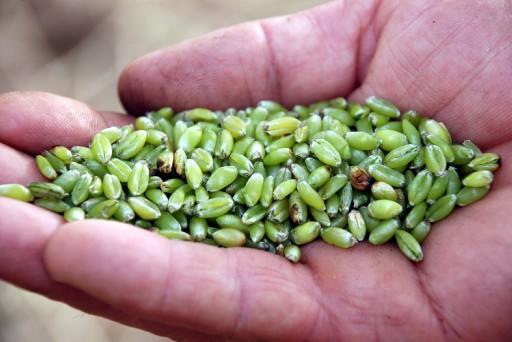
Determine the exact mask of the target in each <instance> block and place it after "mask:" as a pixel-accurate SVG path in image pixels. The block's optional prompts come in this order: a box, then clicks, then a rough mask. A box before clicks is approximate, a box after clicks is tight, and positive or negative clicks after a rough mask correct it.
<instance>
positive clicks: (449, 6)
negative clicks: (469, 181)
mask: <svg viewBox="0 0 512 342" xmlns="http://www.w3.org/2000/svg"><path fill="white" fill-rule="evenodd" d="M432 3H434V4H435V5H432ZM386 4H387V2H384V5H383V7H385V6H386ZM403 5H404V6H401V7H400V9H399V10H397V11H395V12H394V14H393V17H392V18H393V22H394V24H384V22H383V23H382V24H381V25H380V26H379V25H378V26H379V27H377V28H376V31H377V32H380V37H378V40H379V41H380V42H379V45H378V46H377V49H376V52H375V54H374V55H373V58H372V59H371V61H370V65H369V70H368V74H367V77H366V78H365V80H364V82H363V84H362V86H361V88H359V89H358V90H357V91H356V93H355V94H354V96H353V97H352V98H353V99H355V100H358V101H364V98H365V97H367V96H369V95H378V96H382V97H384V98H387V99H389V100H391V101H393V102H395V103H396V104H397V105H398V106H400V107H401V108H403V109H415V110H417V111H419V112H421V113H424V114H426V115H428V116H435V118H436V119H438V120H441V121H443V122H444V123H445V124H446V125H447V126H448V127H449V128H450V131H452V132H453V135H454V137H455V138H456V139H457V140H460V139H468V138H469V139H472V140H474V141H475V142H476V143H477V144H481V145H482V146H483V147H491V146H494V145H497V144H500V143H503V142H505V141H507V140H510V139H512V130H510V129H503V127H510V126H511V125H512V116H511V115H509V113H510V108H512V98H511V97H510V95H509V89H510V88H511V87H512V77H511V73H510V60H512V46H511V45H510V41H509V39H508V38H509V37H510V35H511V34H512V29H511V27H512V26H511V25H510V16H509V13H510V11H511V10H512V7H511V5H510V3H509V4H505V3H502V4H498V3H496V2H479V3H478V4H476V3H475V4H474V6H466V4H465V3H462V2H457V1H452V2H444V1H440V2H429V1H427V2H425V5H424V7H425V8H422V6H418V3H416V2H410V3H408V4H403ZM505 8H506V9H505ZM450 13H457V15H455V16H454V15H450ZM411 18H413V19H416V20H414V21H413V23H412V24H408V26H405V25H406V22H407V21H408V20H410V19H411ZM481 27H485V29H480V28H481Z"/></svg>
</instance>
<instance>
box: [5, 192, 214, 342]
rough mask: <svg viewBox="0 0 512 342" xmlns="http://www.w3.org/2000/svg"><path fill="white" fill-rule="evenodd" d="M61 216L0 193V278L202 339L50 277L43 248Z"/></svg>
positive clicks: (117, 318) (142, 324)
mask: <svg viewBox="0 0 512 342" xmlns="http://www.w3.org/2000/svg"><path fill="white" fill-rule="evenodd" d="M62 223H63V220H62V217H60V216H59V215H56V214H54V213H51V212H49V211H46V210H43V209H40V208H38V207H35V206H32V205H29V204H27V203H23V202H19V201H15V200H10V199H7V198H1V197H0V260H2V262H1V263H0V279H2V280H5V281H8V282H10V283H12V284H15V285H16V286H19V287H22V288H25V289H27V290H30V291H33V292H37V293H40V294H42V295H45V296H47V297H49V298H51V299H55V300H59V301H63V302H65V303H67V304H69V305H71V306H73V307H75V308H78V309H80V310H83V311H85V312H88V313H90V314H94V315H101V316H103V317H106V318H109V319H112V320H115V321H118V322H122V323H125V324H129V325H131V326H135V327H139V328H141V329H145V330H149V331H152V332H154V333H156V334H160V335H165V336H173V337H174V338H177V339H182V338H185V337H186V338H187V339H189V338H193V339H194V340H205V337H206V336H205V335H203V334H200V333H197V332H195V331H192V330H188V329H183V328H176V327H173V325H172V324H163V323H158V322H152V321H151V320H147V319H145V318H138V316H137V312H129V313H123V312H121V311H119V310H117V309H115V308H112V307H111V306H109V305H108V304H105V303H103V302H101V301H99V300H97V299H95V298H93V297H91V296H90V295H88V294H86V293H84V292H82V291H80V290H78V289H75V288H73V287H70V286H68V285H65V284H61V283H58V282H56V281H55V280H53V279H52V278H51V277H50V276H49V274H48V273H47V271H46V269H45V266H44V263H43V252H44V248H45V246H46V244H47V242H48V241H49V239H50V237H51V236H52V234H53V233H54V232H55V231H56V229H57V227H58V226H59V225H61V224H62Z"/></svg>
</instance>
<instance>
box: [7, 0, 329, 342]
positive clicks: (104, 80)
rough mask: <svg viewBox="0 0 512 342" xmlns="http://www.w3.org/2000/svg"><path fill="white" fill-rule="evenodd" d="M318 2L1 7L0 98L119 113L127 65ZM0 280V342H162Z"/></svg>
mask: <svg viewBox="0 0 512 342" xmlns="http://www.w3.org/2000/svg"><path fill="white" fill-rule="evenodd" d="M324 2H327V1H326V0H287V1H284V0H281V1H278V0H257V1H255V0H87V1H85V0H83V1H73V0H0V32H1V36H0V93H2V92H6V91H12V90H42V91H48V92H54V93H57V94H60V95H64V96H68V97H71V98H75V99H78V100H81V101H84V102H86V103H88V104H90V105H91V106H92V107H94V108H96V109H109V110H121V105H120V103H119V100H118V99H117V77H118V75H119V73H120V71H121V70H122V69H123V66H124V65H126V64H127V63H128V62H130V61H131V60H133V59H135V58H137V57H139V56H140V55H143V54H145V53H148V52H150V51H152V50H155V49H159V48H162V47H165V46H168V45H172V44H175V43H177V42H180V41H183V40H185V39H189V38H192V37H195V36H198V35H200V34H202V33H205V32H208V31H211V30H214V29H216V28H220V27H224V26H228V25H232V24H236V23H239V22H243V21H247V20H254V19H258V18H264V17H268V16H276V15H281V14H287V13H292V12H295V11H299V10H302V9H306V8H309V7H312V6H315V5H318V4H321V3H324ZM166 340H167V339H163V338H160V337H156V336H154V335H151V334H148V333H145V332H143V331H140V330H136V329H133V328H128V327H125V326H122V325H119V324H116V323H113V322H110V321H108V320H104V319H101V318H96V317H93V316H90V315H87V314H84V313H83V312H80V311H77V310H74V309H72V308H70V307H68V306H66V305H64V304H60V303H54V302H51V301H49V300H47V299H46V298H43V297H41V296H38V295H34V294H31V293H28V292H26V291H22V290H19V289H17V288H14V287H13V286H11V285H8V284H6V283H3V282H0V342H25V341H31V342H32V341H38V342H50V341H51V342H60V341H62V342H64V341H65V342H69V341H73V342H82V341H95V342H114V341H115V342H128V341H143V342H147V341H151V342H153V341H166Z"/></svg>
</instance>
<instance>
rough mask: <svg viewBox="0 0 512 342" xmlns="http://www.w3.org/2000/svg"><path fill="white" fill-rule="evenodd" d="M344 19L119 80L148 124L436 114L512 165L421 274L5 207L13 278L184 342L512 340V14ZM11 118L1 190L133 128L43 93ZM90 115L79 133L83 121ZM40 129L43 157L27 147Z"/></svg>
mask: <svg viewBox="0 0 512 342" xmlns="http://www.w3.org/2000/svg"><path fill="white" fill-rule="evenodd" d="M500 6H501V7H500ZM347 7H348V6H346V5H344V4H343V2H338V3H332V4H329V5H327V6H324V7H321V8H318V9H316V10H314V11H311V12H308V13H306V14H299V15H297V16H293V17H290V18H285V19H274V20H271V21H266V22H264V23H263V24H258V23H252V24H246V25H243V26H241V27H237V28H234V29H229V30H227V31H222V32H221V33H214V34H213V35H212V36H210V37H206V38H203V39H200V40H198V41H196V42H192V43H187V44H184V45H182V46H180V47H178V48H176V49H173V50H165V51H163V52H160V53H157V54H155V55H152V56H150V57H146V59H143V60H140V61H138V62H136V63H135V64H133V65H131V66H130V67H129V68H128V69H127V71H126V72H125V73H124V75H123V77H122V79H121V83H120V91H121V96H122V99H123V100H124V102H125V105H126V106H127V108H128V109H129V110H130V111H132V112H140V111H142V110H144V109H147V108H156V107H159V106H163V105H166V104H169V103H171V104H175V106H177V107H189V106H211V107H225V106H244V105H249V104H251V102H252V101H254V100H256V99H258V98H269V97H271V98H276V99H278V100H281V101H282V102H284V103H285V104H288V105H290V104H293V103H296V102H309V101H311V100H314V99H318V98H325V97H331V96H334V95H339V94H340V93H341V94H346V95H348V94H351V97H352V98H354V99H358V100H361V99H363V98H364V97H365V96H366V95H369V94H378V95H379V96H382V97H386V98H389V99H391V100H393V101H394V102H396V103H397V104H398V105H399V106H400V107H402V108H415V109H417V110H418V111H420V112H422V113H425V114H430V115H432V114H435V115H436V118H437V119H438V120H441V121H443V122H445V123H446V124H447V126H448V127H449V128H450V130H451V131H452V132H453V134H454V137H455V139H463V138H470V139H472V140H474V141H475V142H477V143H478V144H479V145H482V146H483V147H485V148H489V149H492V150H493V151H495V152H497V153H500V154H501V155H502V156H504V157H505V158H504V163H503V165H502V168H501V170H499V172H498V173H497V177H496V180H495V183H494V189H493V191H491V192H490V194H489V195H488V196H487V197H486V199H485V200H484V201H481V202H478V203H476V204H474V205H473V206H471V207H469V208H463V209H459V210H457V211H456V212H455V213H454V214H453V215H452V216H450V217H449V219H447V220H445V221H443V222H441V223H438V224H436V225H435V226H434V228H433V232H432V233H431V235H430V237H429V238H428V239H427V240H426V242H425V244H424V251H425V255H426V257H425V260H424V261H423V262H422V263H421V264H418V265H414V264H412V263H410V262H409V261H407V260H406V259H405V258H404V257H403V256H401V255H400V253H399V251H398V250H397V249H396V248H394V247H393V246H382V247H378V248H377V247H373V246H368V245H366V244H360V245H358V246H357V247H355V248H353V249H351V250H340V249H336V248H334V247H330V246H327V245H325V244H323V243H314V244H312V245H310V246H307V247H306V248H304V250H303V251H304V263H303V264H300V265H291V264H289V263H288V262H286V261H284V260H281V259H280V258H277V257H274V256H271V255H267V254H264V253H261V252H257V251H253V250H247V249H231V250H226V249H215V248H212V247H208V246H201V245H197V244H189V243H181V242H175V241H166V240H164V239H160V238H158V237H156V236H153V235H151V234H148V233H147V232H144V231H141V230H135V229H131V228H128V227H126V226H125V225H122V224H118V223H112V222H102V221H96V222H94V223H93V221H88V222H79V223H73V224H71V225H67V226H66V227H64V228H59V226H60V225H61V224H62V222H61V220H60V218H58V217H56V216H55V215H53V214H51V213H48V212H45V211H43V210H40V209H38V208H35V207H32V206H29V205H26V204H24V203H18V202H14V201H10V200H5V199H0V210H1V212H2V214H3V215H2V223H1V225H0V260H3V262H2V264H0V278H2V279H5V280H7V281H10V282H13V283H15V284H17V285H19V286H22V287H26V288H28V289H31V290H34V291H37V292H40V293H43V294H45V295H47V296H49V297H51V298H55V299H57V300H62V301H65V302H67V303H70V304H71V305H74V306H77V307H79V308H82V309H84V310H86V311H89V312H91V313H94V314H99V315H104V316H107V317H110V318H112V319H115V320H118V321H121V322H125V323H128V324H132V325H135V326H139V327H142V328H145V329H147V330H150V331H153V332H156V333H159V334H164V335H168V336H171V337H174V338H190V339H204V338H206V337H211V338H214V337H220V336H227V337H231V338H242V339H243V338H247V339H276V340H284V339H318V340H327V339H331V340H339V339H343V338H346V339H355V338H359V337H361V338H374V339H376V338H380V337H381V336H385V337H387V338H392V337H394V336H397V337H400V336H402V338H403V336H406V338H407V339H426V338H428V339H434V338H435V339H438V338H442V337H445V338H452V339H453V338H457V337H459V338H466V339H467V338H469V339H471V338H474V339H476V340H483V339H498V338H501V339H506V338H507V337H510V336H512V330H511V329H512V328H511V326H510V325H509V324H508V323H509V319H508V318H509V317H510V315H511V313H512V309H511V308H510V307H511V306H510V304H511V303H512V291H511V290H512V287H511V285H510V284H512V282H511V281H510V280H511V278H512V272H511V270H510V268H509V267H508V265H507V263H506V262H505V260H507V258H509V257H510V247H511V246H512V234H510V231H509V230H510V227H509V223H508V220H507V211H506V209H507V195H508V196H509V195H510V193H511V184H510V181H508V177H507V175H509V176H512V175H511V172H512V171H511V169H510V163H509V162H508V160H507V157H506V156H507V155H508V154H509V153H510V151H511V150H512V143H511V142H510V139H511V138H512V131H510V130H508V129H507V128H508V126H509V125H510V124H511V123H512V122H511V120H512V119H511V116H510V115H507V114H508V113H507V110H511V108H512V99H511V98H510V96H508V98H507V95H508V94H507V92H509V87H510V86H511V85H512V74H511V72H510V66H509V64H510V60H512V49H511V46H512V45H511V41H510V38H509V37H510V36H511V33H512V32H511V27H512V25H511V22H512V21H511V19H510V13H511V12H512V5H511V4H510V3H509V2H506V1H505V2H501V3H498V2H496V3H492V4H485V3H484V4H479V5H476V4H475V5H465V4H460V5H459V4H457V3H456V2H450V3H442V2H441V3H439V2H437V1H426V2H424V3H419V4H417V5H411V4H408V5H400V6H398V4H397V3H393V2H392V1H387V2H382V3H377V2H376V1H361V2H358V3H357V4H351V6H350V7H351V9H350V10H349V9H348V8H347ZM341 21H342V22H341ZM306 32H307V35H301V34H304V33H306ZM219 46H223V49H222V50H220V51H219V50H214V49H215V48H217V47H219ZM211 51H215V52H214V53H212V52H211ZM212 54H213V55H212ZM205 58H209V59H210V62H209V63H208V66H206V65H205V64H206V62H205ZM183 61H185V62H183ZM183 63H185V64H183ZM207 68H208V69H207ZM206 70H208V71H207V72H206ZM335 73H336V74H338V75H339V76H337V75H336V76H335V77H333V74H335ZM261 80H264V81H265V82H261ZM358 82H361V86H360V87H358V88H357V89H356V86H355V85H356V84H357V83H358ZM162 84H166V86H165V87H164V86H162ZM199 84H202V85H199ZM233 84H236V85H240V86H239V87H235V89H234V88H233V86H232V85H233ZM203 85H207V86H210V88H206V89H204V88H199V87H202V86H203ZM20 109H21V110H20ZM15 110H16V112H17V113H19V115H18V116H17V117H15V118H13V119H11V120H12V122H11V123H10V124H7V125H4V127H3V128H0V139H2V142H4V143H5V144H6V145H0V147H1V149H0V154H1V158H2V160H9V162H10V164H8V165H6V167H4V169H3V170H1V171H0V172H1V174H0V177H1V179H2V182H13V181H15V182H29V181H31V180H34V179H37V177H38V176H37V175H36V171H35V169H34V167H33V165H32V164H31V162H30V161H29V157H28V156H27V155H25V154H24V152H28V153H34V152H37V151H39V150H40V149H41V148H46V147H50V146H51V145H55V144H85V143H87V141H88V139H89V138H90V136H91V134H93V133H94V131H96V130H97V129H99V128H101V127H103V126H108V125H113V124H120V123H121V122H124V121H126V118H123V117H121V116H117V115H115V114H112V113H103V114H99V113H97V112H94V111H92V110H91V109H89V108H88V107H85V106H84V105H81V104H78V103H76V102H73V101H71V100H66V99H63V98H59V97H54V96H50V95H47V94H26V95H19V94H14V95H6V96H3V97H1V98H0V115H3V116H4V117H6V116H7V115H10V114H11V115H12V114H13V113H15ZM36 110H37V111H38V112H37V113H38V114H39V115H38V116H30V113H31V112H33V114H35V113H36V112H35V111H36ZM77 112H78V113H80V114H81V116H80V118H79V117H78V116H77V115H71V113H77ZM45 116H46V117H49V116H53V117H56V118H58V119H59V120H67V122H66V124H65V125H63V127H59V128H61V131H58V132H56V131H54V127H47V126H45V125H44V124H45V123H47V119H46V120H45ZM29 118H30V120H29ZM61 122H62V121H61ZM27 130H28V131H29V132H32V133H34V135H36V136H38V137H39V138H40V139H39V141H34V138H33V136H32V137H26V136H22V135H21V132H27ZM7 145H10V146H11V147H8V146H7ZM13 148H16V149H17V150H14V149H13ZM13 165H22V166H26V168H25V169H24V170H21V171H20V170H15V169H14V166H13ZM8 213H9V214H10V213H12V214H11V215H6V214H8ZM5 261H7V262H5Z"/></svg>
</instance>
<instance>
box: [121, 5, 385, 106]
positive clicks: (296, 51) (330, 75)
mask: <svg viewBox="0 0 512 342" xmlns="http://www.w3.org/2000/svg"><path fill="white" fill-rule="evenodd" d="M375 7H376V1H373V0H364V1H336V2H331V3H329V4H326V5H323V6H319V7H317V8H314V9H312V10H310V11H305V12H301V13H298V14H295V15H290V16H283V17H277V18H272V19H267V20H262V21H256V22H250V23H245V24H241V25H237V26H234V27H230V28H227V29H223V30H219V31H216V32H213V33H211V34H208V35H205V36H203V37H200V38H198V39H195V40H191V41H188V42H184V43H182V44H180V45H178V46H176V47H171V48H167V49H163V50H161V51H157V52H155V53H152V54H150V55H148V56H145V57H142V58H141V59H139V60H137V61H135V62H133V63H132V64H130V65H129V66H128V67H127V68H126V69H125V71H124V72H123V74H122V76H121V79H120V82H119V93H120V97H121V100H122V102H123V104H124V106H125V107H126V109H127V110H128V112H130V113H134V114H141V113H143V112H145V111H147V110H151V109H156V108H159V107H163V106H172V107H174V108H175V109H185V108H190V107H197V106H202V107H208V108H213V109H225V108H226V107H244V106H250V105H254V104H256V103H257V102H258V100H262V99H272V100H277V101H279V102H282V103H283V104H284V105H286V106H290V105H293V104H296V103H310V102H313V101H315V100H319V99H325V98H331V97H335V96H339V95H348V94H349V93H350V91H351V90H352V89H354V87H355V86H356V82H357V64H358V63H357V60H358V56H359V54H360V52H361V51H360V50H362V49H366V48H367V47H368V46H367V45H368V44H360V43H361V38H362V35H363V33H364V32H365V31H366V27H367V26H368V24H369V22H370V20H371V17H372V13H373V10H374V8H375Z"/></svg>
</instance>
